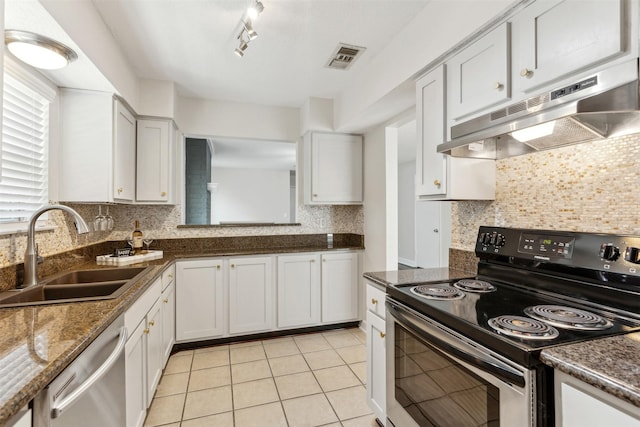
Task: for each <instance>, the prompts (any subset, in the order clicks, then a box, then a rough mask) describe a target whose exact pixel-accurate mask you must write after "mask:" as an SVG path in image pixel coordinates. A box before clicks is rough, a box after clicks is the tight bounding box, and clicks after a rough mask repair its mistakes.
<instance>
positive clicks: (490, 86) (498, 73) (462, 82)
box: [447, 23, 511, 120]
mask: <svg viewBox="0 0 640 427" xmlns="http://www.w3.org/2000/svg"><path fill="white" fill-rule="evenodd" d="M509 64H510V61H509V24H508V23H504V24H502V25H500V26H499V27H497V28H496V29H494V30H493V31H491V32H490V33H489V34H487V35H485V36H483V37H482V38H480V39H479V40H477V41H476V42H474V43H473V44H472V45H471V46H469V47H467V48H466V49H464V50H463V51H461V52H460V53H458V54H457V55H456V56H454V57H453V58H451V60H449V61H447V101H448V102H447V107H448V118H447V119H448V120H457V119H459V118H461V117H463V116H465V115H468V114H471V113H475V112H476V111H480V110H482V109H483V108H487V107H490V106H492V105H495V104H498V103H500V102H503V101H506V100H508V99H509V97H510V89H511V88H510V85H509V76H510V72H511V70H510V69H509Z"/></svg>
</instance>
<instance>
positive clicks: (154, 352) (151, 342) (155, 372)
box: [145, 300, 163, 407]
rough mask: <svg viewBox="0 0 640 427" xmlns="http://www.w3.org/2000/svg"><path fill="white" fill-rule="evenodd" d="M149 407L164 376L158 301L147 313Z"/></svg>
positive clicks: (159, 301)
mask: <svg viewBox="0 0 640 427" xmlns="http://www.w3.org/2000/svg"><path fill="white" fill-rule="evenodd" d="M145 331H146V333H147V393H146V395H147V407H149V406H150V405H151V401H152V400H153V394H154V392H155V390H156V387H158V383H159V382H160V377H161V376H162V357H163V348H162V301H161V300H157V301H156V303H155V304H154V305H153V307H152V308H151V310H150V311H149V313H147V328H146V330H145Z"/></svg>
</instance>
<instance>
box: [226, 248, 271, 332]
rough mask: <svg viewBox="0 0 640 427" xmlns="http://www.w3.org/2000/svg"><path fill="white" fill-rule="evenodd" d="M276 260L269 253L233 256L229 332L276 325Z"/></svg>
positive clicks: (261, 330) (254, 330)
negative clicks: (259, 255)
mask: <svg viewBox="0 0 640 427" xmlns="http://www.w3.org/2000/svg"><path fill="white" fill-rule="evenodd" d="M272 265H273V260H272V258H271V257H270V256H269V257H254V258H232V259H230V260H229V333H230V334H232V335H235V334H241V333H248V332H263V331H268V330H270V329H272V328H273V306H274V304H273V301H274V299H273V277H272Z"/></svg>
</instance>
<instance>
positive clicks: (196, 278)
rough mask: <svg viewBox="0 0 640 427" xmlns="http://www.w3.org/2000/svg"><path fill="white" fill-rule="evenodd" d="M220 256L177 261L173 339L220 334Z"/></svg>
mask: <svg viewBox="0 0 640 427" xmlns="http://www.w3.org/2000/svg"><path fill="white" fill-rule="evenodd" d="M222 265H223V262H222V260H221V259H201V260H192V261H179V262H177V263H176V341H196V340H203V339H208V338H216V337H220V336H222V335H223V334H224V333H225V328H224V305H223V302H224V276H223V271H222Z"/></svg>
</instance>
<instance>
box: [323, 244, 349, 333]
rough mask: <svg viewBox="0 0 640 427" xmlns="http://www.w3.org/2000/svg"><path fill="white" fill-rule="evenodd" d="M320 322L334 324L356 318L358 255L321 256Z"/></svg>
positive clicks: (336, 254) (337, 254)
mask: <svg viewBox="0 0 640 427" xmlns="http://www.w3.org/2000/svg"><path fill="white" fill-rule="evenodd" d="M321 277H322V281H321V286H322V322H323V323H335V322H345V321H350V320H356V319H357V318H358V255H357V254H356V253H352V252H347V253H335V254H323V255H322V274H321Z"/></svg>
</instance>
